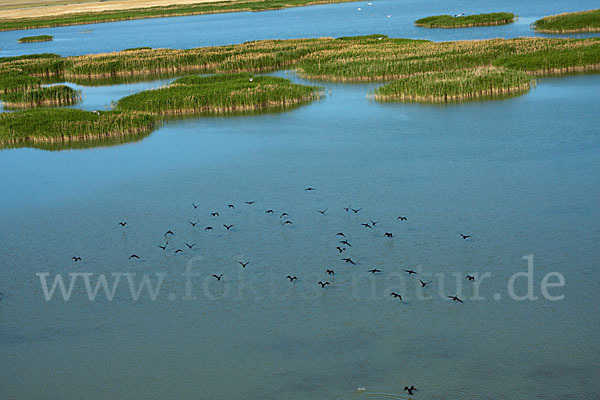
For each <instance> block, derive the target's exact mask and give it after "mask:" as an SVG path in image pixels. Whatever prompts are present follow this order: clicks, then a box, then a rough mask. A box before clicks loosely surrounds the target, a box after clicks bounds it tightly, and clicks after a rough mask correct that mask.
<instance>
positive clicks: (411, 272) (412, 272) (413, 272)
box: [405, 269, 419, 275]
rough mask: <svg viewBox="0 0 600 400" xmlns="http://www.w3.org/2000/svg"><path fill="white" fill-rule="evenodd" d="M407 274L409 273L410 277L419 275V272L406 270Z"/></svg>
mask: <svg viewBox="0 0 600 400" xmlns="http://www.w3.org/2000/svg"><path fill="white" fill-rule="evenodd" d="M405 271H406V272H408V274H409V275H412V274H415V275H418V274H419V273H418V272H415V271H413V270H412V269H405Z"/></svg>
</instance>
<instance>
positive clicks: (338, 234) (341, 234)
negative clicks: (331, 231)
mask: <svg viewBox="0 0 600 400" xmlns="http://www.w3.org/2000/svg"><path fill="white" fill-rule="evenodd" d="M335 236H342V237H346V235H344V233H343V232H338V233H336V234H335Z"/></svg>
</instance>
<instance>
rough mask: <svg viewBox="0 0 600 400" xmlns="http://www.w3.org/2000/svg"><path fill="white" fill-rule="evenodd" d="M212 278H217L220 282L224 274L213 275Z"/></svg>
mask: <svg viewBox="0 0 600 400" xmlns="http://www.w3.org/2000/svg"><path fill="white" fill-rule="evenodd" d="M212 276H214V277H215V278H217V280H218V281H220V280H221V278H222V277H223V274H221V275H215V274H213V275H212Z"/></svg>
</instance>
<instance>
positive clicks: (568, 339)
mask: <svg viewBox="0 0 600 400" xmlns="http://www.w3.org/2000/svg"><path fill="white" fill-rule="evenodd" d="M401 3H402V2H391V1H390V2H384V1H380V2H377V1H375V2H373V4H374V5H373V7H378V6H380V5H384V4H389V6H390V7H392V6H393V7H398V8H397V9H398V10H400V9H402V7H400V6H399V4H401ZM565 3H566V2H565ZM365 4H366V3H365ZM410 4H412V6H411V5H410ZM410 4H408V5H406V8H408V9H411V7H412V9H413V11H411V13H415V14H416V9H417V6H418V4H421V3H410ZM427 4H430V6H429V7H431V8H430V9H426V10H425V11H424V12H423V13H422V14H423V15H428V14H433V13H440V12H446V11H448V12H453V11H454V10H456V11H464V12H469V11H470V9H469V7H467V6H466V4H469V3H464V2H461V6H458V5H453V6H452V7H450V6H446V7H448V8H446V7H441V5H440V4H438V5H437V6H434V4H435V3H433V2H432V3H424V5H423V6H422V7H424V8H425V7H427ZM580 5H581V7H577V6H578V4H576V3H568V4H560V2H552V3H544V4H536V5H535V6H534V5H525V4H520V3H515V4H511V3H507V4H496V3H494V4H493V6H497V7H494V8H483V7H484V5H481V7H482V9H479V8H478V9H477V11H488V10H489V11H492V10H498V9H502V10H507V11H515V12H517V13H519V14H520V15H530V16H533V15H535V16H537V15H545V14H549V13H555V12H559V11H567V10H570V9H571V7H573V8H576V9H579V8H592V6H591V5H590V4H589V3H588V4H584V3H582V4H580ZM356 7H357V4H352V3H351V4H341V5H331V6H319V7H308V8H302V9H293V10H283V11H278V12H272V13H271V12H269V13H254V14H228V15H219V16H202V17H190V18H187V17H185V18H171V19H164V20H145V21H130V22H127V23H115V24H111V25H93V26H92V29H93V32H94V33H92V34H98V32H97V29H101V26H105V27H106V29H108V28H110V27H114V30H115V32H119V33H118V35H117V36H119V35H122V37H125V36H127V37H128V38H129V39H128V40H131V43H128V44H125V43H124V42H123V41H122V40H121V41H120V40H116V39H115V41H114V42H108V39H107V41H106V42H107V43H100V42H99V43H93V44H92V43H89V42H85V44H84V43H83V42H80V43H79V45H77V46H75V45H74V44H72V45H71V46H70V47H69V48H68V49H66V50H65V51H64V53H62V52H61V53H62V54H75V53H88V52H95V51H107V50H117V49H118V48H120V47H121V46H122V47H131V46H136V45H150V46H153V47H159V46H165V45H167V44H165V42H164V41H167V40H173V42H172V43H174V44H172V45H169V46H171V47H193V46H197V45H201V44H199V43H195V44H190V45H189V46H188V45H187V44H185V45H184V43H191V42H192V41H193V40H192V39H191V38H189V37H187V36H186V37H182V32H184V30H178V31H177V34H173V35H171V36H172V37H168V36H169V35H165V34H164V33H163V34H157V33H156V32H157V31H159V30H158V29H156V27H157V26H161V27H162V26H171V25H169V24H174V23H175V21H176V20H179V21H184V20H188V21H195V22H193V23H194V24H197V25H199V26H200V25H202V24H204V23H208V22H206V21H212V19H213V18H217V17H218V18H232V19H235V18H242V19H243V18H256V21H257V22H256V23H255V24H250V23H247V24H244V25H241V27H240V28H230V29H229V30H227V32H225V31H223V30H222V31H221V34H222V36H224V37H219V38H218V39H216V36H217V34H216V33H214V36H215V37H214V38H213V39H210V40H213V41H210V40H209V39H206V38H204V39H202V40H208V42H206V44H211V45H212V44H219V43H225V42H229V41H231V42H236V41H238V40H236V39H235V38H239V41H243V40H248V39H252V38H256V37H248V35H250V33H249V32H248V30H249V29H256V30H259V29H263V28H264V31H263V32H267V29H266V28H265V27H268V25H269V23H270V22H272V20H269V18H277V16H278V15H284V14H285V15H297V16H298V18H299V21H300V22H301V23H302V24H301V23H300V22H299V23H298V27H296V28H294V27H293V26H292V25H291V24H287V25H286V26H285V28H284V27H283V25H280V26H281V30H280V31H277V29H279V28H276V27H275V26H273V27H270V30H268V34H270V35H273V37H292V36H305V37H309V36H321V33H319V34H314V35H313V34H308V33H306V32H313V31H311V29H314V30H316V29H324V27H325V24H324V23H323V24H318V23H317V22H316V17H315V15H321V17H319V18H321V19H319V20H318V21H326V20H327V18H328V17H330V16H331V15H333V13H334V12H335V11H336V10H339V11H338V13H344V12H348V13H349V15H350V13H351V12H354V11H355V10H356ZM361 7H362V8H363V10H364V8H365V6H364V4H363V5H362V6H361ZM419 7H421V6H419ZM490 7H491V6H490ZM520 7H521V8H520ZM525 7H527V9H528V10H529V11H526V10H524V8H525ZM318 10H321V14H319V13H318V12H317V11H318ZM521 10H523V11H521ZM286 13H288V14H286ZM303 14H308V15H303ZM395 14H400V13H399V12H395ZM395 14H394V15H395ZM419 14H420V13H419ZM352 15H353V14H352ZM419 16H421V15H419ZM263 18H264V19H263ZM357 18H358V17H357ZM393 19H394V17H392V18H391V20H393ZM413 19H416V18H413V17H410V18H408V20H410V21H412V20H413ZM191 23H192V22H191ZM139 24H149V25H148V26H149V27H152V29H150V30H148V31H146V32H145V33H144V34H143V35H142V34H141V33H140V32H139V31H136V29H139V26H140V25H139ZM163 24H164V25H163ZM311 24H314V27H313V28H311ZM259 25H260V26H262V27H263V28H260V27H259ZM301 25H302V26H304V27H305V28H306V29H307V31H304V34H298V35H295V34H294V33H293V32H290V31H289V30H288V29H297V30H298V32H301V29H300V28H301ZM317 25H319V28H317ZM174 27H175V25H172V26H171V28H169V29H174ZM252 27H255V28H252ZM86 28H87V27H86ZM57 29H65V30H70V29H72V30H73V32H75V30H76V29H84V28H83V27H71V28H57ZM120 29H123V31H120ZM146 29H148V28H146ZM337 29H338V30H337V31H335V32H331V33H326V34H331V35H333V36H342V35H347V34H350V33H354V34H359V33H366V32H363V31H358V30H359V29H362V28H361V25H360V24H359V23H358V22H357V23H356V26H353V25H348V26H345V25H344V27H343V28H342V25H339V26H338V28H337ZM365 29H367V28H365ZM397 29H409V30H414V32H419V33H420V32H423V35H439V37H438V38H434V37H430V38H432V39H436V40H438V39H439V40H446V39H453V38H455V37H454V35H473V36H477V35H480V36H481V37H484V36H485V35H486V34H485V33H482V32H488V31H486V30H484V28H481V29H474V30H472V31H471V30H465V31H464V33H463V31H460V32H459V31H447V30H443V31H439V32H438V31H429V30H428V31H422V30H421V29H418V28H414V27H412V26H405V27H404V28H401V27H398V28H397ZM486 29H487V28H486ZM489 29H491V30H492V31H494V30H496V29H498V31H495V32H499V30H501V29H516V25H515V26H513V27H498V28H489ZM187 31H188V32H189V30H187ZM209 31H210V30H207V32H209ZM377 31H378V32H381V33H389V32H385V31H382V30H377ZM492 31H489V32H492ZM126 32H129V33H128V34H126ZM319 32H323V31H319ZM370 32H372V31H369V33H370ZM406 32H407V33H406V34H398V35H393V36H411V37H413V36H414V37H422V36H419V35H418V34H414V35H410V31H408V30H407V31H406ZM469 32H472V33H469ZM8 34H11V35H12V34H13V33H8V32H6V33H1V34H0V37H1V38H2V39H3V47H4V43H6V42H5V41H4V38H5V37H6V36H5V35H8ZM22 34H23V32H21V35H22ZM227 34H231V35H234V36H235V37H234V36H231V37H229V38H228V37H227ZM288 34H289V35H290V36H286V35H288ZM523 34H525V33H523ZM153 35H156V36H153ZM207 35H208V33H207ZM444 35H445V36H444ZM490 35H491V36H494V35H496V36H503V35H502V34H501V33H495V34H490ZM84 36H85V35H82V36H81V37H84ZM183 36H185V35H183ZM199 36H202V35H199ZM509 36H510V35H509ZM486 37H487V36H486ZM135 38H137V39H135ZM177 39H179V41H177ZM81 40H87V39H81ZM220 40H222V41H223V42H220ZM133 42H135V43H133ZM58 43H60V42H59V41H57V42H54V43H53V44H52V45H55V44H58ZM88 45H89V47H86V46H88ZM95 46H102V47H95ZM111 46H112V47H111ZM117 46H118V47H117ZM35 51H39V50H35ZM48 51H50V50H48ZM52 51H54V50H52ZM277 74H278V75H281V76H286V77H289V78H290V79H293V80H295V81H299V82H307V83H310V82H308V81H304V80H302V79H299V78H297V77H296V76H295V75H294V73H293V72H291V71H283V72H278V73H277ZM166 82H168V81H166V80H163V81H154V82H145V83H136V84H127V85H115V86H103V87H93V88H91V87H78V88H80V89H82V91H83V97H84V100H83V103H82V104H80V105H78V106H77V107H81V108H84V109H89V110H92V109H104V108H107V107H109V106H110V103H111V101H114V100H117V99H119V98H120V97H122V96H125V95H127V94H130V93H133V92H136V91H139V90H143V89H146V88H152V87H158V86H160V85H162V84H164V83H166ZM319 84H320V85H322V86H324V87H325V93H326V95H325V97H324V98H323V99H322V100H320V101H317V102H314V103H312V104H309V105H306V106H302V107H299V108H297V109H293V110H290V111H287V112H282V113H274V114H264V115H252V116H236V117H214V118H192V119H186V120H179V121H168V122H166V123H165V124H164V125H163V126H162V127H160V128H159V129H158V130H156V131H155V132H154V133H152V134H151V135H149V136H147V137H145V138H143V139H141V140H138V141H135V142H131V143H127V144H123V145H118V146H111V147H97V148H90V149H85V150H63V151H46V150H38V149H30V148H22V149H11V150H4V151H0V194H1V196H0V238H1V239H2V247H1V248H2V251H1V253H0V254H1V256H2V257H1V258H0V276H2V280H0V292H1V293H2V295H1V300H0V327H1V329H0V360H2V362H1V363H0V398H11V399H12V398H16V399H21V398H23V399H37V398H49V399H54V398H60V399H81V398H86V399H106V398H127V399H148V398H178V399H198V398H202V399H360V398H375V399H378V398H380V399H405V398H408V395H407V393H406V392H404V391H403V388H404V386H405V385H408V386H410V385H414V386H416V387H417V388H418V391H417V392H416V394H415V395H414V396H411V398H423V399H500V398H511V399H532V398H543V399H564V398H573V399H595V398H599V397H600V384H599V383H598V379H597V377H598V375H599V372H600V361H599V360H598V357H597V355H598V351H599V350H600V334H599V333H598V327H599V326H600V316H599V314H598V312H597V310H598V307H597V295H598V293H599V291H600V284H599V283H598V282H600V279H599V276H598V264H599V261H600V257H599V256H600V248H599V244H600V211H599V208H598V200H599V199H600V173H599V172H598V171H600V129H599V128H598V123H597V116H598V115H600V100H599V99H598V96H597V94H598V88H599V87H600V75H594V74H592V75H575V76H569V77H560V78H543V79H540V80H538V83H537V86H536V87H535V88H532V89H531V91H529V92H528V93H526V94H524V95H522V96H518V97H514V98H510V99H504V100H493V101H481V102H468V103H462V104H448V105H421V104H402V103H385V104H381V103H377V102H374V101H372V100H370V99H369V98H368V97H367V93H369V92H370V91H371V90H373V88H374V87H376V85H375V84H366V85H364V84H360V85H346V84H332V83H319ZM309 186H310V187H314V188H316V190H314V191H305V190H304V189H305V188H307V187H309ZM246 201H256V203H255V204H252V205H247V204H246V203H245V202H246ZM192 202H193V203H194V204H196V205H197V206H198V208H197V209H194V207H193V206H192ZM231 203H232V204H234V205H235V208H234V209H230V208H228V207H227V205H228V204H231ZM349 205H351V207H352V208H355V209H357V210H358V209H361V210H360V211H358V213H354V212H352V211H349V212H346V211H345V210H344V208H343V207H348V206H349ZM267 209H273V210H274V211H275V213H274V215H270V214H266V213H265V211H266V210H267ZM325 209H327V211H326V213H325V215H321V214H320V213H318V212H317V211H318V210H321V211H322V210H325ZM211 212H219V214H220V215H219V216H218V217H217V216H215V217H212V216H211ZM283 212H286V213H288V214H289V217H288V218H289V220H291V221H292V222H293V224H290V225H283V224H282V222H281V221H284V220H286V218H280V215H281V213H283ZM399 215H402V216H406V217H407V218H408V220H407V221H404V222H400V221H398V220H397V217H398V216H399ZM123 220H126V221H127V225H126V227H125V228H122V227H121V226H119V225H118V222H119V221H123ZM371 220H372V221H376V222H378V223H377V225H376V226H375V228H372V229H371V228H365V227H364V226H362V225H361V224H362V223H367V222H369V224H371V222H370V221H371ZM189 221H192V222H196V221H198V225H197V226H196V227H192V226H191V225H190V223H189ZM223 224H234V226H233V227H232V228H231V230H230V231H228V230H226V229H225V228H224V227H223V226H222V225H223ZM206 226H212V227H214V230H213V231H205V230H204V228H205V227H206ZM167 230H173V232H174V233H175V235H174V236H171V237H170V238H169V239H168V241H169V245H168V247H167V250H164V251H163V250H161V249H160V248H159V247H158V245H163V244H164V243H165V240H166V239H165V237H164V233H165V232H166V231H167ZM340 231H341V232H344V234H345V235H346V238H347V239H348V241H349V242H350V243H351V244H352V247H349V246H347V245H346V246H345V247H346V250H345V251H344V253H343V254H342V255H339V253H338V251H337V250H336V246H339V245H340V243H339V238H338V237H336V236H335V234H336V233H337V232H340ZM384 232H391V233H393V235H394V237H393V238H392V239H389V238H385V237H384V236H383V233H384ZM459 233H463V234H469V235H471V237H470V238H469V239H467V240H463V239H462V238H461V237H460V235H459ZM185 243H188V244H194V243H195V246H194V247H193V248H192V249H191V250H190V249H188V247H186V245H185ZM178 248H181V249H182V250H184V251H183V253H182V254H175V250H176V249H178ZM133 253H135V254H137V255H139V256H140V258H141V259H140V260H135V259H132V260H130V259H128V258H129V256H130V255H131V254H133ZM530 255H532V256H533V280H532V290H533V296H536V297H537V300H522V301H517V300H514V299H513V298H512V297H511V295H510V293H509V289H508V288H509V282H510V280H511V277H512V276H513V275H514V274H515V273H519V272H525V271H527V260H526V259H523V257H524V256H530ZM73 256H80V257H82V261H78V262H73V261H72V259H71V257H73ZM343 256H346V257H351V258H352V259H353V260H354V261H355V262H356V265H354V266H352V265H350V264H347V263H345V262H344V261H342V259H341V258H342V257H343ZM239 261H244V262H246V261H249V262H250V263H249V264H248V265H247V267H245V268H242V267H241V265H240V264H238V262H239ZM188 266H189V268H190V269H191V271H193V272H195V273H198V274H199V276H197V277H194V278H193V280H192V284H193V287H192V294H193V296H195V297H196V299H187V294H186V281H185V278H184V277H183V276H182V274H183V273H184V272H185V271H186V268H188ZM374 267H376V268H378V269H380V270H382V271H383V272H382V273H381V274H375V275H373V274H371V273H369V272H367V271H368V270H370V269H372V268H374ZM326 269H333V270H335V275H333V276H332V275H327V274H326V273H325V270H326ZM405 269H414V270H415V271H417V272H419V275H418V277H419V278H421V279H423V280H424V281H429V280H431V281H432V283H431V284H430V285H428V286H427V287H426V288H425V289H420V287H421V285H420V283H419V281H418V278H415V276H414V275H413V276H409V275H408V274H407V273H406V272H405V271H404V270H405ZM37 273H50V277H49V278H48V279H49V282H50V283H51V280H52V278H53V277H54V276H55V274H63V276H64V278H65V280H67V284H68V276H67V275H66V274H67V273H91V274H94V275H93V279H92V280H93V282H95V279H96V278H97V277H98V274H106V275H107V277H108V278H109V280H111V282H112V279H113V278H112V277H111V274H112V273H123V274H130V273H136V274H137V275H135V277H133V278H132V279H135V281H136V282H138V280H139V279H141V277H142V275H143V274H149V276H151V277H152V278H153V280H154V282H156V281H157V278H156V274H157V273H164V274H166V275H165V277H164V282H163V284H162V287H161V290H160V292H159V294H158V296H157V298H156V300H154V301H152V300H151V298H150V296H149V295H148V294H147V292H146V291H144V292H143V293H142V295H141V296H140V299H139V300H137V301H134V300H133V299H132V296H131V293H130V290H129V288H128V282H127V278H126V277H125V276H123V277H122V278H121V279H122V281H121V283H120V285H119V286H118V289H117V290H116V292H115V297H114V298H113V299H112V300H110V301H109V300H107V298H106V296H104V293H103V291H102V290H101V291H100V293H99V295H98V297H97V298H96V300H94V301H90V300H89V299H88V297H87V295H86V289H85V286H84V285H83V281H82V278H81V277H80V278H78V279H80V280H79V281H77V282H78V283H76V284H75V285H74V289H73V294H72V297H71V299H70V300H69V301H64V300H63V299H62V297H61V296H60V294H59V292H57V293H55V295H54V297H53V299H52V300H51V301H46V300H45V298H44V294H43V289H42V286H41V283H40V278H39V277H38V276H37V275H36V274H37ZM484 273H489V274H490V276H489V277H487V278H485V279H484V278H483V274H484ZM549 273H559V274H561V275H562V276H563V278H564V285H563V286H560V287H552V288H549V289H548V292H549V293H548V294H550V295H551V296H562V295H564V298H563V299H562V300H556V301H551V300H548V299H546V298H545V297H544V295H543V293H542V290H541V285H542V280H543V278H544V276H546V275H547V274H549ZM212 274H217V275H219V274H223V278H222V280H221V281H217V280H216V279H215V278H213V277H212ZM467 274H474V275H475V276H476V277H477V281H478V282H481V285H480V289H479V294H480V296H481V297H483V299H480V300H477V297H476V286H475V285H474V284H472V283H470V282H468V281H467V280H466V279H465V276H466V275H467ZM287 275H292V276H294V275H295V276H297V277H298V280H297V281H295V282H293V283H291V282H289V281H288V280H287V279H286V276H287ZM325 280H327V281H329V282H330V283H331V284H330V285H329V286H327V287H326V288H325V289H322V288H321V287H320V286H319V285H318V284H317V282H318V281H325ZM515 282H516V283H515V291H516V294H517V295H524V294H525V293H526V292H527V289H528V287H527V282H526V279H525V278H523V277H521V278H518V279H517V280H516V281H515ZM550 282H557V278H556V277H553V278H551V279H550ZM392 291H394V292H399V293H401V294H402V296H403V301H402V302H400V301H399V300H397V299H393V298H391V297H390V295H389V294H390V293H391V292H392ZM455 294H458V295H459V297H460V298H461V299H463V300H464V303H462V304H461V303H457V302H453V301H451V300H450V299H448V298H447V296H450V295H455ZM498 296H499V297H498ZM358 388H364V389H365V390H357V389H358Z"/></svg>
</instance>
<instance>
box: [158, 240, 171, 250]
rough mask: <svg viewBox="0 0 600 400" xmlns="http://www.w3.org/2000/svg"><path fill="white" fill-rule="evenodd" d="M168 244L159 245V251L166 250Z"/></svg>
mask: <svg viewBox="0 0 600 400" xmlns="http://www.w3.org/2000/svg"><path fill="white" fill-rule="evenodd" d="M168 244H169V242H167V243H165V245H164V246H161V245H160V244H159V245H158V247H160V248H161V249H163V250H166V248H167V245H168Z"/></svg>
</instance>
